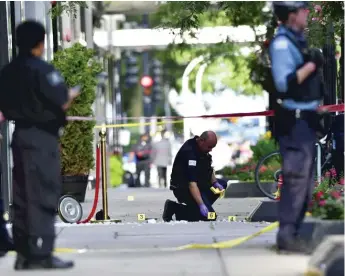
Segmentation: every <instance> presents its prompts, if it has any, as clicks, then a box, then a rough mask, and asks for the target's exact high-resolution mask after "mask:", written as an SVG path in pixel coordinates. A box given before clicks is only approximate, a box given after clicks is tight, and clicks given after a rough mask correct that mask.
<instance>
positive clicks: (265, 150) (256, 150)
mask: <svg viewBox="0 0 345 276" xmlns="http://www.w3.org/2000/svg"><path fill="white" fill-rule="evenodd" d="M250 148H251V150H252V151H253V161H255V162H258V161H259V160H260V159H261V158H262V157H264V156H265V155H267V154H269V153H271V152H273V151H276V150H278V146H277V144H276V143H275V141H274V140H273V139H271V138H269V139H267V138H262V139H260V140H259V141H258V142H257V143H256V145H255V146H251V147H250Z"/></svg>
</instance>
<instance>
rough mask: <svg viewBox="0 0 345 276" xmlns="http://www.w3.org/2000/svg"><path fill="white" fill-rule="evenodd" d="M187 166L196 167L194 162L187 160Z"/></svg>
mask: <svg viewBox="0 0 345 276" xmlns="http://www.w3.org/2000/svg"><path fill="white" fill-rule="evenodd" d="M188 166H196V160H188Z"/></svg>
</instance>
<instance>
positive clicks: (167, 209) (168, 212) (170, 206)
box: [163, 199, 177, 222]
mask: <svg viewBox="0 0 345 276" xmlns="http://www.w3.org/2000/svg"><path fill="white" fill-rule="evenodd" d="M176 204H177V203H176V202H175V201H172V200H169V199H168V200H166V201H165V204H164V210H163V220H164V221H165V222H169V221H172V217H173V215H174V214H175V210H176V209H175V208H176V207H175V206H176Z"/></svg>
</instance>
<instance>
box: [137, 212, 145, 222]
mask: <svg viewBox="0 0 345 276" xmlns="http://www.w3.org/2000/svg"><path fill="white" fill-rule="evenodd" d="M145 219H146V216H145V214H138V220H139V221H143V220H145Z"/></svg>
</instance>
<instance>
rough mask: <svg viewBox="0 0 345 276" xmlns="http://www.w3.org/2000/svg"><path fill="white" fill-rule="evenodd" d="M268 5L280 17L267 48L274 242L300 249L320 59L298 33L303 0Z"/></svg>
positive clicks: (304, 8)
mask: <svg viewBox="0 0 345 276" xmlns="http://www.w3.org/2000/svg"><path fill="white" fill-rule="evenodd" d="M273 8H274V13H275V15H276V16H277V18H278V20H279V21H280V22H281V24H280V26H279V28H278V31H277V33H276V35H275V37H274V38H273V40H272V41H271V43H270V48H269V54H270V60H271V66H272V68H271V69H272V76H273V80H274V83H275V87H276V95H275V99H276V103H277V104H276V106H275V133H274V135H275V138H276V139H277V141H278V143H279V147H280V153H281V155H282V158H283V166H282V167H283V179H284V183H283V186H282V191H281V199H280V202H279V212H278V213H279V223H280V227H279V231H278V235H277V247H278V249H279V250H282V251H293V252H304V251H306V250H307V247H306V246H305V244H304V243H303V242H302V241H301V240H300V239H299V238H298V231H299V228H300V226H301V224H302V222H303V220H304V217H305V213H306V211H307V207H308V203H309V201H310V200H311V194H312V190H313V187H314V181H315V180H314V166H315V165H314V160H315V154H316V147H315V143H316V141H317V135H316V133H317V132H318V131H320V130H322V129H321V128H320V120H319V119H320V116H319V114H318V113H317V109H318V106H319V104H320V101H321V100H322V99H323V82H322V77H321V75H320V68H321V67H322V63H323V59H322V54H321V52H320V51H319V50H318V49H308V46H307V42H306V39H305V37H304V34H303V32H304V30H305V28H306V26H307V19H308V14H309V10H308V2H304V1H274V2H273Z"/></svg>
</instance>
